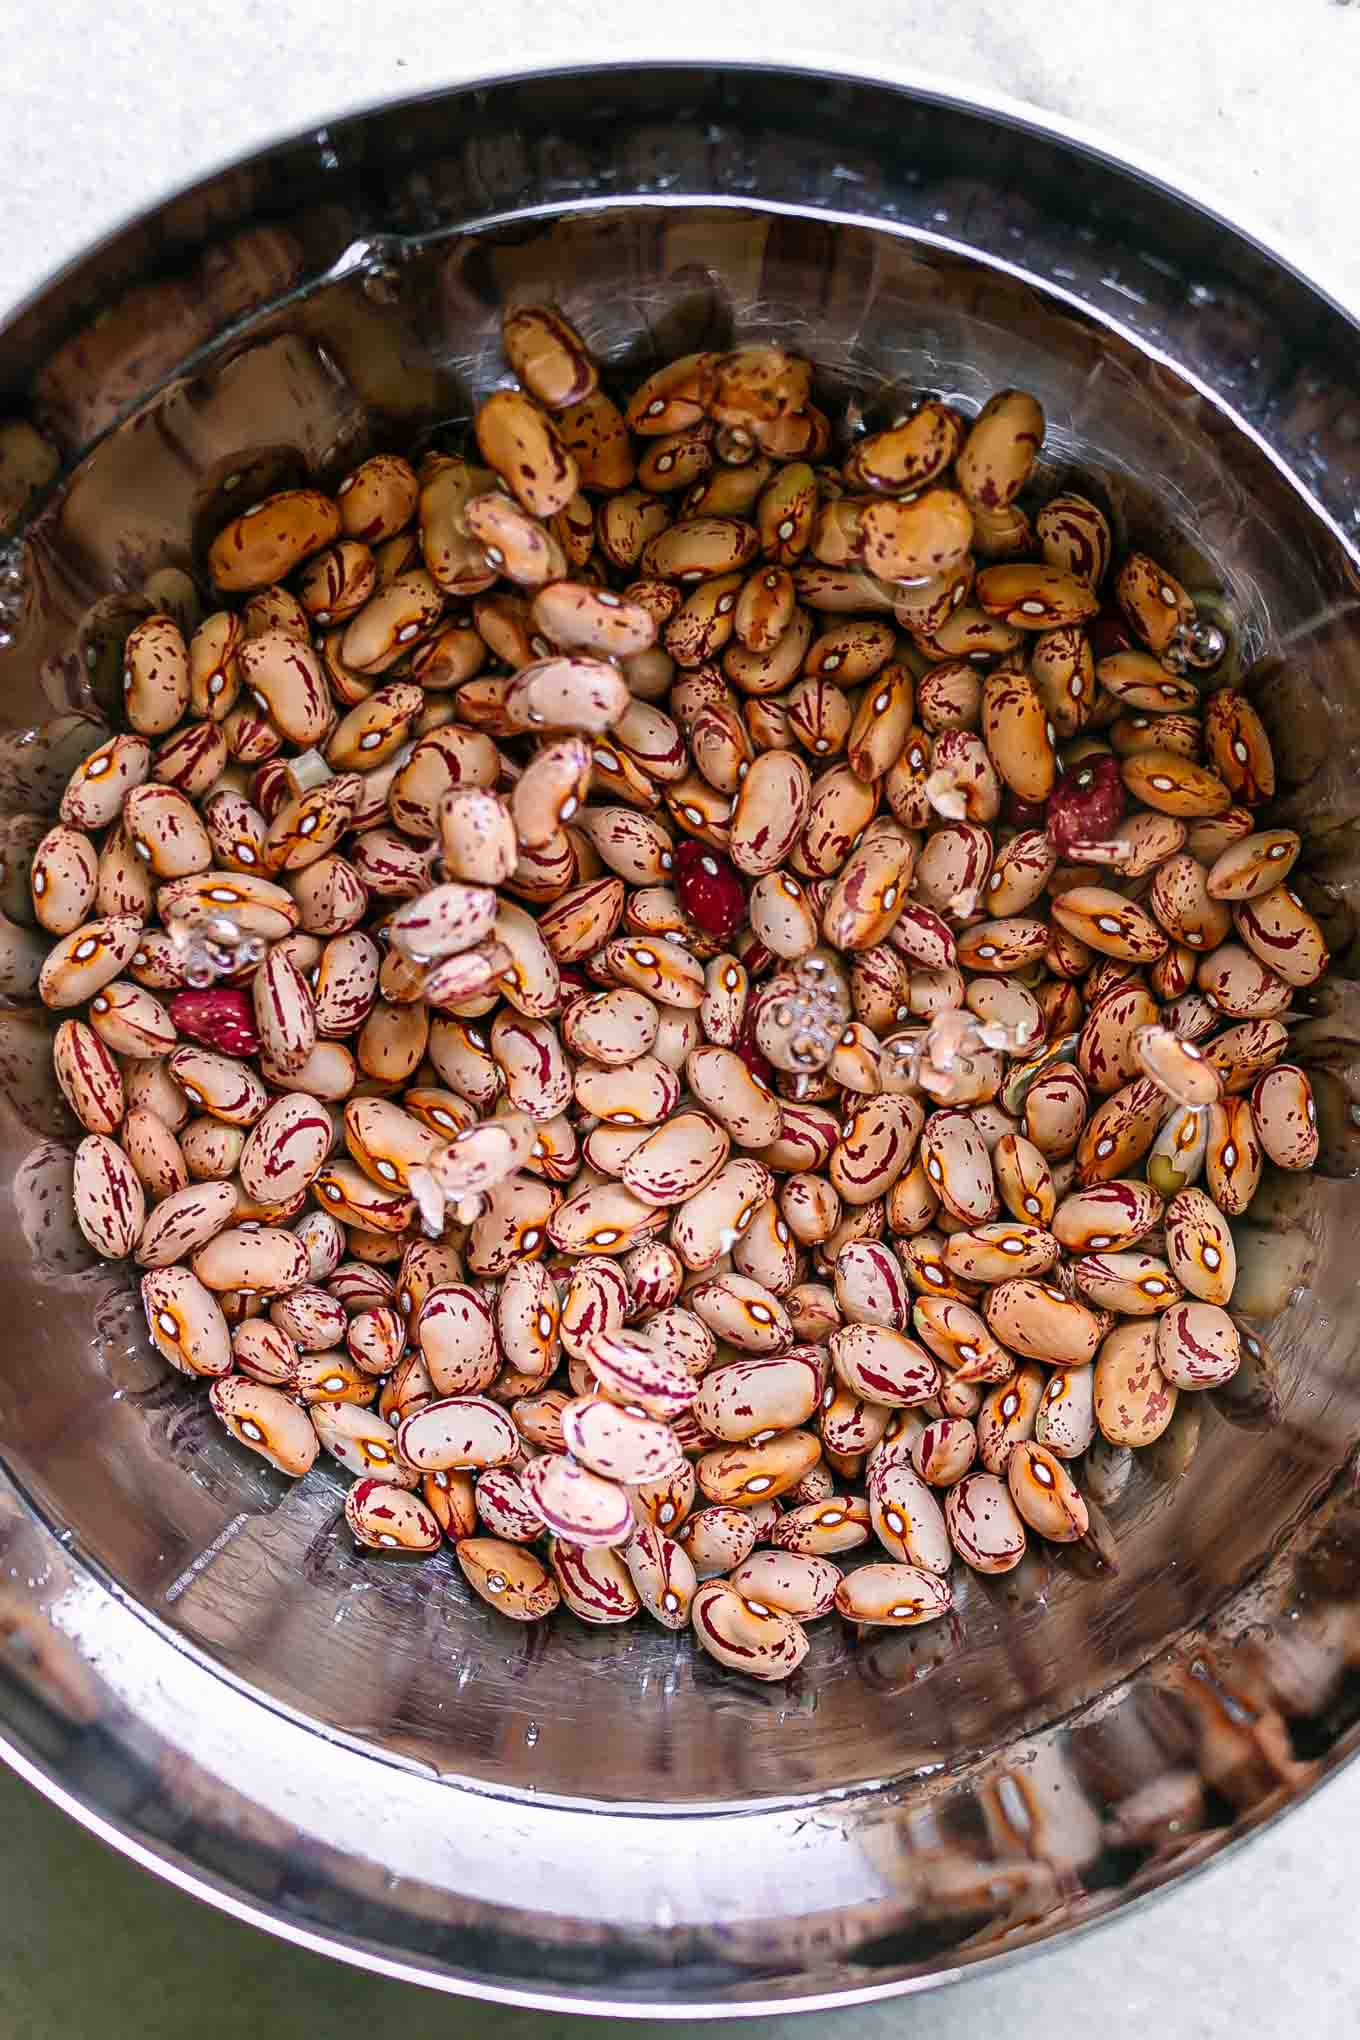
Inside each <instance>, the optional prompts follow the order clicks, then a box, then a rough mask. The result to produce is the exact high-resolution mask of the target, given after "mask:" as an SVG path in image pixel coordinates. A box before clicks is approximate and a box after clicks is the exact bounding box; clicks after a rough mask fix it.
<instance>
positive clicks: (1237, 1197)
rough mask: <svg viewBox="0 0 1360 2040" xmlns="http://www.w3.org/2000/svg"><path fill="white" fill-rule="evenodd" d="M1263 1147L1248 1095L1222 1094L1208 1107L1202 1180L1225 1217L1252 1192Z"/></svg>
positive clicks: (1236, 1214)
mask: <svg viewBox="0 0 1360 2040" xmlns="http://www.w3.org/2000/svg"><path fill="white" fill-rule="evenodd" d="M1264 1161H1265V1151H1264V1149H1263V1148H1262V1146H1261V1142H1260V1138H1259V1136H1258V1134H1257V1131H1256V1121H1255V1117H1254V1115H1253V1113H1252V1109H1251V1101H1250V1099H1248V1098H1240V1097H1239V1098H1229V1097H1225V1098H1224V1099H1223V1100H1222V1101H1221V1103H1219V1104H1217V1105H1212V1106H1210V1108H1209V1125H1208V1130H1207V1134H1206V1139H1205V1149H1204V1180H1205V1182H1206V1183H1207V1185H1208V1187H1209V1195H1210V1196H1211V1197H1212V1198H1213V1201H1214V1203H1215V1204H1216V1205H1217V1206H1218V1208H1219V1210H1220V1211H1221V1212H1223V1213H1224V1215H1225V1216H1226V1217H1228V1218H1240V1217H1241V1216H1242V1214H1243V1212H1245V1211H1246V1209H1247V1207H1248V1206H1249V1205H1250V1203H1251V1200H1252V1198H1253V1197H1254V1196H1255V1195H1256V1191H1257V1188H1258V1186H1259V1184H1260V1181H1261V1170H1262V1167H1263V1164H1264Z"/></svg>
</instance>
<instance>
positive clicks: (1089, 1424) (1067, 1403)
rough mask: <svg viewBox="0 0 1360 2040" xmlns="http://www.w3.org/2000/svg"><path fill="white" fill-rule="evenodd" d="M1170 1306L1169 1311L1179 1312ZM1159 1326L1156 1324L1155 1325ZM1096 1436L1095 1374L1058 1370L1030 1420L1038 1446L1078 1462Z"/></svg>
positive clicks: (1074, 1369) (1090, 1369)
mask: <svg viewBox="0 0 1360 2040" xmlns="http://www.w3.org/2000/svg"><path fill="white" fill-rule="evenodd" d="M1180 1308H1181V1306H1180V1305H1173V1306H1172V1309H1173V1310H1175V1309H1180ZM1159 1322H1160V1321H1159ZM1095 1434H1096V1413H1095V1370H1094V1368H1093V1367H1090V1366H1086V1367H1062V1368H1059V1369H1057V1370H1056V1371H1055V1372H1054V1373H1052V1374H1050V1375H1049V1378H1048V1384H1047V1386H1046V1387H1045V1389H1044V1392H1043V1395H1042V1397H1041V1398H1040V1402H1039V1408H1038V1412H1037V1414H1036V1416H1035V1419H1034V1437H1035V1440H1036V1442H1037V1443H1038V1444H1040V1445H1043V1446H1045V1447H1046V1448H1047V1449H1048V1450H1049V1451H1050V1452H1053V1453H1056V1454H1057V1455H1058V1457H1059V1458H1060V1459H1078V1458H1080V1456H1081V1454H1082V1453H1083V1452H1085V1451H1086V1450H1087V1448H1088V1446H1089V1445H1090V1443H1091V1441H1092V1439H1093V1438H1094V1437H1095Z"/></svg>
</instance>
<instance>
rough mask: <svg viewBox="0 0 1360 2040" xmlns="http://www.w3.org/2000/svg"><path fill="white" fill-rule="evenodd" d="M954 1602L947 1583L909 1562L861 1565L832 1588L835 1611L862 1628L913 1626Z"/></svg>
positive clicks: (931, 1619) (936, 1616)
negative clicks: (833, 1590) (834, 1588)
mask: <svg viewBox="0 0 1360 2040" xmlns="http://www.w3.org/2000/svg"><path fill="white" fill-rule="evenodd" d="M953 1604H954V1597H953V1594H952V1592H951V1591H950V1587H949V1582H948V1581H947V1580H944V1579H941V1578H940V1576H939V1575H938V1573H930V1572H922V1571H921V1569H920V1568H919V1567H918V1566H912V1565H865V1566H861V1567H860V1568H859V1569H858V1570H857V1571H856V1572H853V1573H847V1574H846V1576H845V1577H844V1579H842V1580H841V1581H840V1583H839V1584H838V1586H837V1588H836V1611H837V1613H838V1614H839V1615H842V1616H844V1618H845V1620H846V1621H847V1622H855V1623H858V1624H860V1625H861V1626H862V1627H864V1628H885V1629H914V1628H916V1627H918V1626H919V1625H920V1624H921V1623H923V1622H935V1621H938V1619H939V1617H940V1616H941V1615H947V1614H948V1613H949V1610H950V1609H951V1607H952V1606H953Z"/></svg>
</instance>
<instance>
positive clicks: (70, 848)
mask: <svg viewBox="0 0 1360 2040" xmlns="http://www.w3.org/2000/svg"><path fill="white" fill-rule="evenodd" d="M134 790H135V789H134ZM98 873H99V858H98V854H97V852H96V850H95V846H94V844H93V843H92V842H91V840H90V838H89V837H88V836H87V835H86V834H85V832H84V830H83V829H73V828H70V827H68V825H67V824H66V823H64V822H59V823H58V824H57V826H56V827H55V828H53V829H49V830H48V832H47V834H46V835H45V836H44V837H43V838H42V841H41V842H40V843H39V844H38V847H37V849H36V850H35V851H34V853H33V862H32V865H31V866H30V868H29V893H30V897H31V899H32V903H33V914H34V919H35V920H36V921H37V923H38V926H39V927H40V928H45V929H46V930H47V931H48V933H49V934H51V935H69V934H70V933H71V931H72V930H73V929H75V928H79V927H80V925H81V923H82V922H83V921H85V920H86V919H87V918H88V916H89V913H90V909H91V908H92V907H93V906H94V904H95V888H96V883H97V880H98Z"/></svg>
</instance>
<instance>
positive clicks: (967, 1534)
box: [945, 1473, 1027, 1573]
mask: <svg viewBox="0 0 1360 2040" xmlns="http://www.w3.org/2000/svg"><path fill="white" fill-rule="evenodd" d="M945 1520H946V1522H947V1524H948V1528H949V1537H950V1542H951V1543H952V1544H953V1546H954V1549H955V1551H957V1552H958V1554H959V1557H960V1558H961V1559H962V1560H963V1562H964V1564H965V1565H969V1566H971V1567H972V1568H973V1570H974V1572H980V1573H1007V1572H1012V1571H1013V1570H1014V1568H1015V1567H1016V1566H1017V1565H1019V1563H1020V1561H1021V1559H1022V1558H1023V1557H1024V1555H1025V1550H1026V1546H1027V1539H1026V1536H1025V1525H1024V1521H1023V1519H1022V1518H1021V1516H1020V1513H1019V1511H1018V1510H1017V1509H1016V1507H1015V1504H1014V1502H1013V1501H1012V1500H1011V1497H1010V1491H1009V1489H1008V1488H1007V1486H1006V1483H1005V1482H1004V1481H1003V1480H1000V1479H998V1478H997V1476H996V1475H995V1474H992V1473H969V1474H965V1475H964V1477H963V1479H962V1480H961V1481H960V1482H959V1483H958V1485H957V1486H956V1487H952V1488H951V1489H950V1490H949V1493H948V1495H947V1496H946V1498H945Z"/></svg>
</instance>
